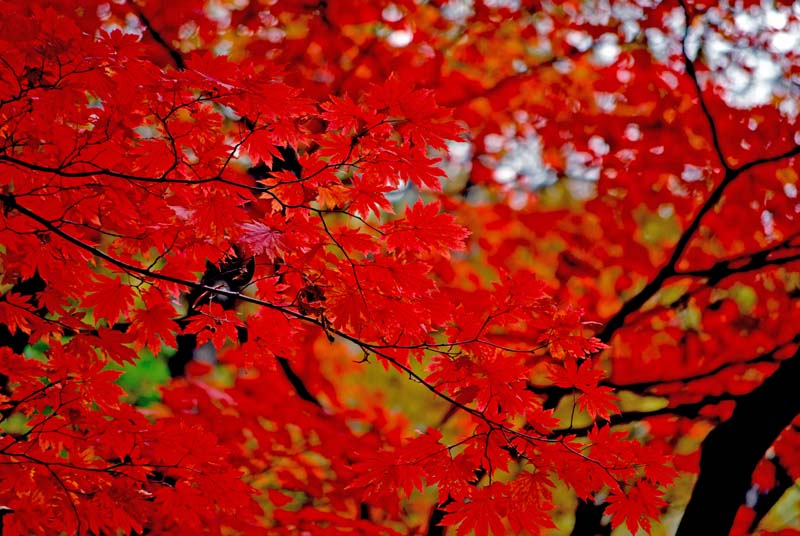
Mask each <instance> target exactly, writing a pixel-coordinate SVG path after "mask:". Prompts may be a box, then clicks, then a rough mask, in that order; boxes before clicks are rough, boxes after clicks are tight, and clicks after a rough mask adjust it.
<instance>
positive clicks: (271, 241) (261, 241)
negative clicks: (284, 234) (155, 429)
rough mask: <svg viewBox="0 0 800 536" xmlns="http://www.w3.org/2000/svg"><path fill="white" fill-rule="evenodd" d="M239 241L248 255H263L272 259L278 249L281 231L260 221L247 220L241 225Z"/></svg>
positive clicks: (276, 254)
mask: <svg viewBox="0 0 800 536" xmlns="http://www.w3.org/2000/svg"><path fill="white" fill-rule="evenodd" d="M241 228H242V231H244V232H243V233H242V234H241V235H239V243H240V244H241V245H242V246H243V247H244V248H245V250H246V253H248V254H250V255H265V256H266V257H267V258H268V259H269V260H274V259H275V257H276V256H278V253H279V251H280V247H281V233H280V232H279V231H277V230H275V229H272V228H271V227H269V226H267V225H265V224H263V223H261V222H248V223H243V224H242V225H241Z"/></svg>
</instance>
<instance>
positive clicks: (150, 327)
mask: <svg viewBox="0 0 800 536" xmlns="http://www.w3.org/2000/svg"><path fill="white" fill-rule="evenodd" d="M174 315H175V309H174V308H173V307H172V306H171V305H168V304H166V303H160V304H156V305H153V306H150V307H148V308H147V309H136V310H135V311H134V312H133V321H134V322H136V327H137V330H136V341H135V347H136V348H137V349H141V348H142V347H147V348H148V349H149V350H150V351H151V352H153V353H158V352H159V351H161V345H162V343H164V344H167V345H168V346H173V347H174V346H175V345H176V342H175V333H176V332H177V331H178V324H177V323H176V322H175V321H174V320H173V319H172V317H173V316H174Z"/></svg>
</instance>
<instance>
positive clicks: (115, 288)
mask: <svg viewBox="0 0 800 536" xmlns="http://www.w3.org/2000/svg"><path fill="white" fill-rule="evenodd" d="M98 277H99V276H98ZM136 295H137V293H136V289H134V288H133V287H131V286H129V285H126V284H124V283H123V282H122V281H121V280H120V279H119V278H116V277H114V278H109V277H100V278H99V280H98V281H97V282H96V285H95V288H94V290H92V291H90V292H88V293H87V294H86V297H85V298H84V299H83V300H82V304H83V306H84V307H87V308H91V309H92V312H93V313H94V317H95V320H99V319H101V318H104V319H106V320H107V321H108V322H109V324H114V323H115V322H116V321H117V320H118V319H119V317H120V315H122V314H123V313H125V312H127V311H128V310H129V309H130V308H131V306H132V305H133V301H134V298H135V297H136Z"/></svg>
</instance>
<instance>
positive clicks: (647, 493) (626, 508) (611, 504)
mask: <svg viewBox="0 0 800 536" xmlns="http://www.w3.org/2000/svg"><path fill="white" fill-rule="evenodd" d="M662 496H663V494H662V493H661V492H659V491H658V489H657V488H656V487H655V486H654V485H652V484H649V483H648V482H647V481H645V480H638V481H637V482H636V483H635V484H634V485H633V486H631V488H630V489H629V490H627V492H626V493H620V492H615V491H614V490H612V491H611V493H610V494H609V496H608V497H607V498H606V502H607V503H608V506H606V512H608V513H609V514H610V515H611V526H612V527H613V528H616V527H618V526H619V525H621V524H622V523H625V526H626V527H627V528H628V530H629V531H630V532H631V534H635V533H636V531H637V530H638V528H639V527H641V528H643V529H644V530H645V532H650V519H655V518H657V517H658V515H659V513H660V509H661V508H662V507H664V506H666V504H667V503H666V502H665V501H664V499H663V498H662Z"/></svg>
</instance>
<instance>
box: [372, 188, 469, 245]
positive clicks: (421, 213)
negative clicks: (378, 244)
mask: <svg viewBox="0 0 800 536" xmlns="http://www.w3.org/2000/svg"><path fill="white" fill-rule="evenodd" d="M440 208H441V206H440V204H439V203H429V204H427V205H424V204H423V203H422V202H421V201H419V202H417V203H416V204H415V205H413V206H411V207H408V209H406V213H405V217H404V219H402V220H396V221H394V222H391V223H389V224H388V225H386V226H384V233H385V237H386V244H387V246H388V248H389V249H390V250H395V251H397V250H400V251H412V252H413V251H423V252H429V253H432V252H437V253H441V254H443V255H445V256H449V252H450V251H451V250H455V251H458V250H461V249H464V247H465V240H466V239H467V237H468V236H469V232H468V231H467V230H466V229H464V228H463V227H461V226H460V225H458V224H456V223H455V218H454V217H453V216H451V215H450V214H445V213H440Z"/></svg>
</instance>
